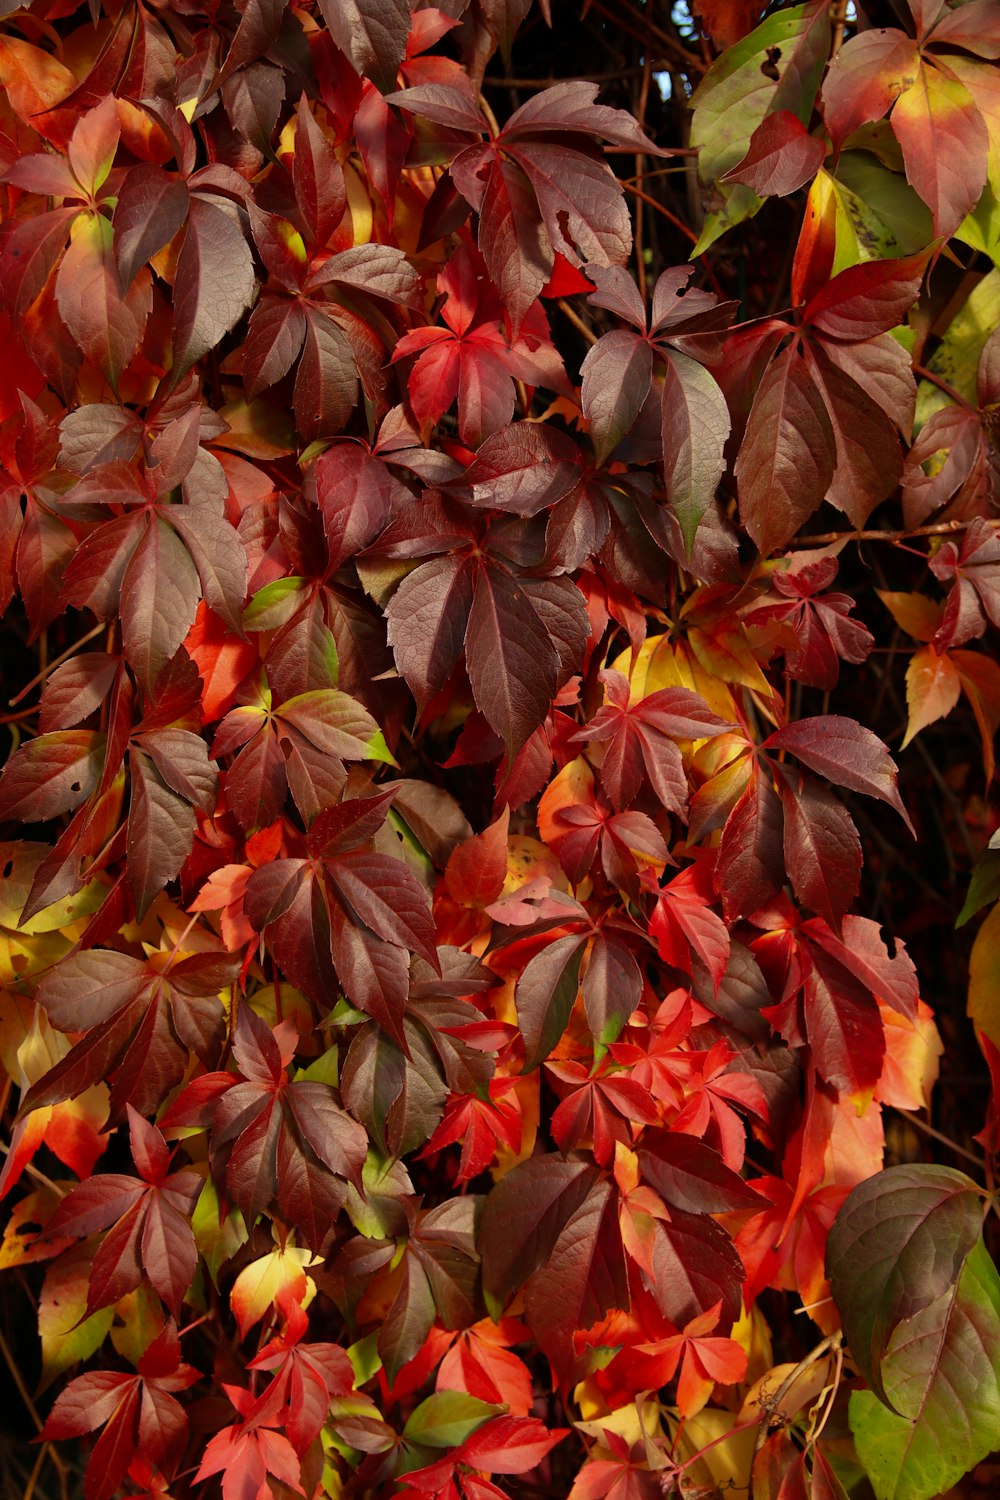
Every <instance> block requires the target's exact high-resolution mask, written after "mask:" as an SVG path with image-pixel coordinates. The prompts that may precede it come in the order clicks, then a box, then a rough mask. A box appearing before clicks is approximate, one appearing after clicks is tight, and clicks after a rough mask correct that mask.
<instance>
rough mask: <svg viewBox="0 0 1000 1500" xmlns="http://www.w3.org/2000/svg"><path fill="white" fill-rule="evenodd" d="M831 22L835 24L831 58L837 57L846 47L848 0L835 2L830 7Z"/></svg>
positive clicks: (836, 0) (834, 0)
mask: <svg viewBox="0 0 1000 1500" xmlns="http://www.w3.org/2000/svg"><path fill="white" fill-rule="evenodd" d="M830 20H831V22H832V23H833V42H832V45H831V48H830V56H831V57H836V55H837V53H838V52H839V51H840V49H841V47H842V46H843V45H844V28H845V27H846V25H847V0H833V4H832V5H831V6H830Z"/></svg>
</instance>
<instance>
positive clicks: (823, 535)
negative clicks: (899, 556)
mask: <svg viewBox="0 0 1000 1500" xmlns="http://www.w3.org/2000/svg"><path fill="white" fill-rule="evenodd" d="M976 519H982V517H977V518H976ZM971 524H972V522H971V521H938V522H936V523H935V524H934V525H933V526H913V527H911V529H910V530H909V531H821V532H810V533H806V534H804V535H802V536H799V537H796V542H797V543H798V544H799V545H801V546H803V547H832V546H833V545H834V543H835V542H893V543H896V544H898V543H900V542H908V541H911V540H912V538H913V537H915V536H952V535H954V533H955V532H958V531H964V530H965V529H966V527H967V526H970V525H971ZM985 524H986V525H987V526H990V527H993V528H994V529H996V528H997V527H1000V518H992V517H991V518H988V519H987V520H986V521H985Z"/></svg>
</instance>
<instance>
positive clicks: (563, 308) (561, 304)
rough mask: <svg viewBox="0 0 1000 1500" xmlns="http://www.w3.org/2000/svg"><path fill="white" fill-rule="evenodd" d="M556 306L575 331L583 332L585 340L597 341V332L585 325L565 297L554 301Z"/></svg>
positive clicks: (589, 342) (589, 341) (593, 342)
mask: <svg viewBox="0 0 1000 1500" xmlns="http://www.w3.org/2000/svg"><path fill="white" fill-rule="evenodd" d="M556 307H558V309H559V311H560V312H561V313H563V314H564V315H565V316H566V317H567V318H568V319H569V321H570V322H571V323H572V325H573V327H574V328H575V329H576V331H577V333H582V334H583V337H584V338H585V339H586V340H587V343H588V344H596V343H597V337H598V336H597V334H596V333H595V332H594V330H593V329H592V328H588V327H587V325H586V323H585V322H584V321H583V319H582V318H581V317H580V314H579V313H578V312H577V311H576V308H575V307H571V306H570V304H569V303H568V302H567V301H566V299H565V297H560V298H559V300H558V301H557V303H556Z"/></svg>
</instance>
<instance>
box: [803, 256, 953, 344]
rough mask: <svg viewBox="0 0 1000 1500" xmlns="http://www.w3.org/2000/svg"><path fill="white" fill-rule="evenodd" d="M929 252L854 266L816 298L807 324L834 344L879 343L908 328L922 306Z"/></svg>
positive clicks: (805, 315) (807, 310)
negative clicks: (904, 325)
mask: <svg viewBox="0 0 1000 1500" xmlns="http://www.w3.org/2000/svg"><path fill="white" fill-rule="evenodd" d="M926 265H927V252H926V251H921V252H920V254H919V255H911V256H909V258H908V259H906V260H869V261H863V262H862V264H861V265H858V266H849V267H848V269H847V270H846V271H841V272H840V274H839V276H835V277H834V278H833V280H832V281H829V282H827V284H826V286H825V287H822V288H821V290H820V291H818V292H817V293H816V295H815V296H814V297H812V298H811V299H810V300H809V302H808V303H807V304H806V307H805V309H804V311H803V314H802V320H803V322H804V323H805V324H806V325H807V326H811V327H813V328H815V329H816V330H817V331H818V332H819V333H822V334H825V335H826V336H827V337H828V338H834V339H845V340H848V341H852V342H856V341H858V340H861V339H873V338H875V337H876V336H877V335H878V334H880V333H888V332H889V330H890V329H891V328H895V327H896V326H897V324H899V323H902V322H903V321H904V320H905V318H906V314H907V313H908V312H909V310H910V308H911V307H912V306H913V304H914V302H915V301H916V298H917V294H918V293H919V291H920V283H921V282H922V280H923V275H924V270H925V268H926Z"/></svg>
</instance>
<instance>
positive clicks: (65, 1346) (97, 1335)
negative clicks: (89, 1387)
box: [38, 1242, 115, 1390]
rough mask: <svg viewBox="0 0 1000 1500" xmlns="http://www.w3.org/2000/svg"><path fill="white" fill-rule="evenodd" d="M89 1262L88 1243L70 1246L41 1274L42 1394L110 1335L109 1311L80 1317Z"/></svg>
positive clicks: (91, 1254) (111, 1314)
mask: <svg viewBox="0 0 1000 1500" xmlns="http://www.w3.org/2000/svg"><path fill="white" fill-rule="evenodd" d="M93 1259H94V1247H93V1243H92V1242H91V1243H90V1244H87V1243H82V1244H78V1245H74V1246H73V1247H72V1248H71V1249H69V1250H67V1251H66V1252H65V1254H63V1255H60V1257H59V1259H58V1260H56V1261H54V1262H53V1263H52V1265H51V1266H49V1268H48V1270H47V1271H46V1273H45V1281H44V1284H43V1286H42V1295H41V1298H40V1300H39V1303H38V1332H39V1334H40V1335H41V1340H42V1378H41V1384H40V1387H39V1389H40V1390H46V1389H47V1388H48V1387H49V1386H50V1385H51V1384H52V1382H53V1380H55V1379H56V1378H57V1376H59V1375H62V1373H63V1372H64V1371H65V1370H70V1369H72V1367H73V1366H74V1365H75V1364H78V1363H79V1362H80V1360H82V1359H89V1358H90V1356H91V1355H92V1354H95V1353H96V1352H97V1350H98V1349H99V1348H100V1347H101V1345H102V1344H103V1343H104V1340H105V1339H106V1338H107V1336H108V1334H109V1332H110V1331H111V1325H112V1323H113V1322H114V1318H115V1310H114V1308H113V1307H102V1308H101V1309H100V1310H99V1311H98V1312H95V1313H92V1314H91V1316H90V1317H89V1318H85V1317H84V1313H85V1312H86V1310H87V1286H88V1283H89V1281H90V1271H91V1266H92V1264H93Z"/></svg>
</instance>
